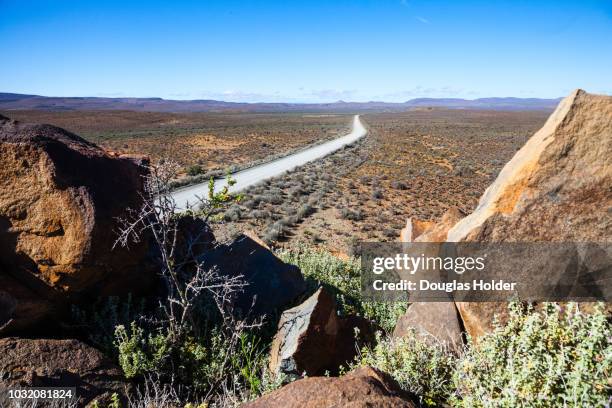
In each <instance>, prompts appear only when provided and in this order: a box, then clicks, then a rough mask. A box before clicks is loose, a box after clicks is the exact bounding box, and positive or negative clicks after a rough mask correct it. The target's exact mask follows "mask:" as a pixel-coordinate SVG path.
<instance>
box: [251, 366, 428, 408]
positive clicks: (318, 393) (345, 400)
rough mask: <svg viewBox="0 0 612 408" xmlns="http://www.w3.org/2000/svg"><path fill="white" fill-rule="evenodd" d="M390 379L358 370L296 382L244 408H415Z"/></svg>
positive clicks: (406, 395) (409, 397)
mask: <svg viewBox="0 0 612 408" xmlns="http://www.w3.org/2000/svg"><path fill="white" fill-rule="evenodd" d="M416 406H417V404H416V403H414V400H413V399H412V396H411V395H408V394H407V393H406V392H404V391H402V389H401V388H400V386H399V385H398V384H397V382H395V381H394V380H393V379H392V378H391V376H389V375H388V374H385V373H383V372H381V371H378V370H376V369H374V368H371V367H360V368H358V369H356V370H354V371H351V372H350V373H348V374H347V375H345V376H342V377H335V378H334V377H310V378H304V379H302V380H297V381H295V382H292V383H290V384H288V385H285V386H284V387H282V388H280V389H278V390H276V391H273V392H271V393H269V394H266V395H264V396H263V397H260V398H258V399H256V400H255V401H252V402H250V403H248V404H245V405H243V407H244V408H336V407H352V408H366V407H377V408H415V407H416Z"/></svg>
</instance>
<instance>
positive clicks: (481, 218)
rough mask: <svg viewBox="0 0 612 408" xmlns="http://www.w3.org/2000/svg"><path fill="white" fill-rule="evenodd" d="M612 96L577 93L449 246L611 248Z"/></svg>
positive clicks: (506, 169) (522, 151) (496, 183)
mask: <svg viewBox="0 0 612 408" xmlns="http://www.w3.org/2000/svg"><path fill="white" fill-rule="evenodd" d="M611 157H612V97H610V96H603V95H590V94H587V93H586V92H584V91H582V90H576V91H574V92H572V94H571V95H569V96H568V97H566V98H565V99H563V101H561V103H560V104H559V106H558V107H557V109H556V110H555V112H554V113H553V114H552V115H551V116H550V117H549V118H548V120H547V121H546V124H545V125H544V127H543V128H542V129H540V130H539V131H538V132H537V133H536V134H535V135H533V137H531V139H529V141H527V143H526V144H525V146H523V147H522V148H521V149H520V150H519V151H518V152H517V153H516V154H515V155H514V157H513V158H512V159H511V160H510V161H509V162H508V163H507V164H506V166H504V168H503V169H502V171H501V172H500V173H499V176H498V177H497V179H496V180H495V181H494V182H493V184H492V185H491V186H490V187H489V188H488V189H487V190H486V191H485V193H484V194H483V196H482V197H481V199H480V202H479V204H478V208H477V209H476V211H474V212H473V213H472V214H470V215H469V216H468V217H466V218H464V219H463V220H462V221H460V222H459V223H457V224H456V225H455V226H454V227H453V228H452V229H451V230H450V231H449V233H448V241H449V242H459V241H478V242H505V241H514V242H520V241H532V242H533V241H551V242H572V241H574V242H602V241H607V242H609V241H610V240H611V239H612V213H611V212H610V208H611V205H612V160H610V158H611Z"/></svg>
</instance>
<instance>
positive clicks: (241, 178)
mask: <svg viewBox="0 0 612 408" xmlns="http://www.w3.org/2000/svg"><path fill="white" fill-rule="evenodd" d="M366 134H367V130H366V128H365V127H364V126H363V125H362V124H361V121H360V120H359V115H355V117H354V119H353V130H352V131H351V133H349V134H348V135H345V136H342V137H339V138H337V139H334V140H330V141H329V142H325V143H321V144H319V145H316V146H313V147H311V148H308V149H305V150H302V151H299V152H297V153H294V154H290V155H288V156H285V157H281V158H280V159H276V160H273V161H271V162H268V163H264V164H261V165H258V166H254V167H251V168H248V169H244V170H241V171H238V172H236V173H234V174H232V178H233V179H234V180H235V181H236V184H234V185H233V186H231V187H230V189H229V191H230V192H232V193H235V192H238V191H240V190H244V189H245V188H247V187H250V186H252V185H254V184H257V183H259V182H260V181H263V180H266V179H269V178H272V177H276V176H280V175H281V174H283V173H285V172H287V171H289V170H293V169H295V168H296V167H299V166H301V165H303V164H306V163H308V162H311V161H314V160H317V159H320V158H322V157H325V156H327V155H328V154H330V153H332V152H335V151H336V150H338V149H341V148H342V147H344V146H346V145H349V144H351V143H353V142H355V141H357V140H359V139H361V138H362V137H364V136H365V135H366ZM226 185H227V179H226V178H221V179H218V180H216V181H215V191H219V190H220V189H222V188H223V187H225V186H226ZM207 194H208V182H205V183H200V184H194V185H191V186H187V187H182V188H179V189H177V190H175V191H173V192H172V193H171V195H172V197H173V198H174V200H175V202H176V205H177V209H178V210H180V211H182V210H186V209H188V208H190V206H192V205H194V204H196V203H198V202H199V200H198V197H206V195H207Z"/></svg>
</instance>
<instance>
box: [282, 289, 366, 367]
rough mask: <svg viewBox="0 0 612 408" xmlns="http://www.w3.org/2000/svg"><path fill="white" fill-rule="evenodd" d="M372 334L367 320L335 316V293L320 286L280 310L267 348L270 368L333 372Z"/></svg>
mask: <svg viewBox="0 0 612 408" xmlns="http://www.w3.org/2000/svg"><path fill="white" fill-rule="evenodd" d="M356 329H357V331H358V334H357V336H358V337H357V338H355V336H356V333H355V332H356ZM373 338H374V331H373V329H372V328H371V326H370V324H369V322H368V321H367V320H365V319H363V318H360V317H357V316H349V317H345V318H341V317H338V315H337V312H336V302H335V300H334V297H333V296H332V295H331V294H330V293H329V292H328V291H327V290H325V289H323V288H320V289H319V290H318V291H317V292H316V293H315V294H314V295H312V296H311V297H309V298H308V299H307V300H306V301H305V302H304V303H302V304H300V305H299V306H296V307H294V308H291V309H289V310H286V311H285V312H284V313H283V314H282V316H281V318H280V321H279V323H278V331H277V333H276V336H275V337H274V340H273V342H272V347H271V350H270V371H272V372H273V373H275V374H278V373H283V374H286V375H290V376H299V375H302V374H304V373H305V374H306V375H309V376H312V375H323V374H325V372H326V371H327V372H330V373H332V374H335V373H337V372H338V369H339V367H340V366H341V365H343V364H346V363H347V362H349V361H351V360H352V359H353V358H354V357H355V355H356V354H357V349H358V347H359V346H360V345H363V344H365V343H371V342H372V341H373Z"/></svg>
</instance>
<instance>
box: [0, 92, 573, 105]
mask: <svg viewBox="0 0 612 408" xmlns="http://www.w3.org/2000/svg"><path fill="white" fill-rule="evenodd" d="M0 94H5V95H6V94H11V95H20V96H28V97H39V98H92V99H149V100H162V101H173V102H198V101H215V102H223V103H233V104H245V105H257V104H290V105H322V104H340V103H345V104H366V103H384V104H395V105H402V104H405V103H408V102H411V101H415V100H420V99H429V100H458V101H478V100H482V99H520V100H529V99H536V100H546V101H556V100H560V99H563V98H564V96H559V97H555V98H545V97H537V96H531V97H520V96H484V97H479V98H472V99H468V98H460V97H452V96H439V97H431V96H417V97H414V98H410V99H406V100H404V101H401V102H390V101H385V100H376V99H370V100H362V101H359V100H348V101H346V100H343V99H338V100H335V101H328V102H324V101H319V102H296V101H274V102H270V101H232V100H224V99H215V98H205V97H204V98H195V99H172V98H164V97H160V96H120V95H116V96H110V95H108V96H105V95H97V96H91V95H87V96H58V95H52V96H51V95H39V94H32V93H19V92H6V91H0Z"/></svg>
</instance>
